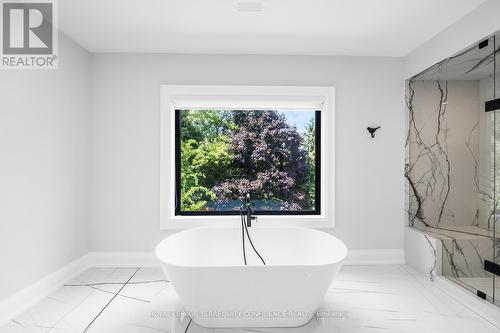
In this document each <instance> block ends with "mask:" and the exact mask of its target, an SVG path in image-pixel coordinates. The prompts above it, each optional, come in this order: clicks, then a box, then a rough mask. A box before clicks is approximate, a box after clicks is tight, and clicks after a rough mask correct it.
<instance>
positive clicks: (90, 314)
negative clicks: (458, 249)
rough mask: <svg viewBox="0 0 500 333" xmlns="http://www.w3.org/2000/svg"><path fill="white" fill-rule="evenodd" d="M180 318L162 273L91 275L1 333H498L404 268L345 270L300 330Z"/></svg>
mask: <svg viewBox="0 0 500 333" xmlns="http://www.w3.org/2000/svg"><path fill="white" fill-rule="evenodd" d="M298 287H300V286H298ZM181 312H182V311H181V307H180V305H179V303H178V300H177V296H176V294H175V292H174V290H173V288H172V285H171V284H170V283H169V282H168V281H166V280H165V276H164V275H163V273H162V271H161V270H160V268H146V267H143V268H92V269H89V270H87V271H86V272H84V273H83V274H82V275H80V276H79V277H78V278H77V279H75V280H74V281H70V282H68V283H67V284H66V285H64V286H63V287H61V288H60V289H59V290H57V291H56V292H55V293H54V294H52V295H50V296H48V297H46V298H45V299H43V300H42V301H41V302H40V303H39V304H37V305H36V306H34V307H33V308H31V309H30V310H28V311H27V312H25V313H23V314H22V315H20V316H18V317H17V318H15V319H14V320H12V321H10V322H9V323H7V324H6V325H5V326H3V327H0V332H2V333H15V332H51V333H57V332H64V333H66V332H68V333H69V332H75V333H82V332H88V333H115V332H117V333H118V332H120V333H129V332H130V333H132V332H138V333H142V332H144V333H147V332H151V333H153V332H170V333H176V332H177V333H178V332H181V333H184V332H189V333H200V332H211V333H231V332H270V333H280V332H290V333H292V332H294V333H295V332H297V333H298V332H305V333H326V332H356V333H362V332H386V333H389V332H481V333H487V332H500V327H496V326H495V325H494V324H493V323H491V322H488V321H487V320H486V319H484V318H482V317H480V316H479V315H478V314H476V313H475V312H474V311H473V309H469V308H468V307H467V306H465V305H463V304H461V303H459V302H457V301H456V300H454V299H453V298H450V297H449V296H448V295H447V294H445V293H444V292H442V291H441V290H440V289H438V288H437V287H436V286H435V285H434V284H432V282H430V281H429V280H428V279H427V278H426V277H425V276H424V275H421V274H419V273H416V272H415V271H413V270H412V269H410V268H409V267H407V266H404V265H379V266H344V267H343V268H342V270H341V272H340V274H339V276H338V277H337V279H336V280H335V281H334V282H333V283H332V285H331V287H330V289H329V291H328V293H327V295H326V297H325V300H324V302H323V304H322V306H321V308H320V311H319V312H318V314H317V316H316V317H315V318H314V319H313V320H312V321H310V322H309V323H308V324H306V325H305V326H302V327H298V328H288V329H286V328H274V329H266V328H262V329H206V328H203V327H200V326H198V325H196V324H195V323H194V322H192V321H191V320H190V318H189V317H187V316H182V315H178V313H181ZM499 313H500V312H499ZM325 314H326V315H325Z"/></svg>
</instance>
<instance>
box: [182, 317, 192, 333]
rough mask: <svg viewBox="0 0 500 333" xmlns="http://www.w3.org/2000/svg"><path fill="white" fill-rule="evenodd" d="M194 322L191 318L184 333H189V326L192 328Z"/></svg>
mask: <svg viewBox="0 0 500 333" xmlns="http://www.w3.org/2000/svg"><path fill="white" fill-rule="evenodd" d="M192 321H193V318H190V320H189V323H188V325H187V326H186V330H185V331H184V333H187V331H188V330H189V326H191V322H192Z"/></svg>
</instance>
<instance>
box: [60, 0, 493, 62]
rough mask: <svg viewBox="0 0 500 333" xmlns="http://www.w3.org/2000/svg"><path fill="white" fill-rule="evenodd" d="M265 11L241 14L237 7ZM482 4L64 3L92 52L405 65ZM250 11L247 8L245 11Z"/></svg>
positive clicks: (319, 0)
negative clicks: (325, 58) (377, 60)
mask: <svg viewBox="0 0 500 333" xmlns="http://www.w3.org/2000/svg"><path fill="white" fill-rule="evenodd" d="M238 1H239V2H240V3H241V2H250V3H254V2H257V5H260V4H261V3H262V7H263V10H262V11H257V12H241V11H238V10H237V9H236V6H235V4H237V2H238ZM482 2H484V0H301V1H299V0H142V1H138V0H121V1H117V0H63V1H59V12H60V15H59V16H60V28H61V30H62V31H63V32H65V33H66V34H67V35H68V36H70V37H71V38H72V39H74V40H75V41H76V42H78V43H79V44H81V45H82V46H83V47H85V48H86V49H88V50H89V51H92V52H168V53H234V54H290V55H294V54H306V55H355V56H392V57H402V56H406V55H407V54H409V53H410V52H411V51H413V50H414V49H415V48H417V47H418V46H420V45H422V44H423V43H424V42H426V41H427V40H429V39H430V38H432V37H433V36H434V35H436V34H437V33H439V32H440V31H442V30H443V29H445V28H446V27H448V26H450V25H451V24H453V23H454V22H456V21H457V20H459V19H460V18H461V17H463V16H464V15H466V14H467V13H469V12H470V11H472V10H473V9H474V8H476V7H477V6H478V5H480V4H481V3H482ZM250 7H252V6H250Z"/></svg>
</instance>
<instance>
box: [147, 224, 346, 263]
mask: <svg viewBox="0 0 500 333" xmlns="http://www.w3.org/2000/svg"><path fill="white" fill-rule="evenodd" d="M200 229H239V227H238V226H231V227H219V226H216V227H210V226H207V227H196V228H190V229H185V230H182V231H179V232H176V233H174V234H172V235H169V236H167V237H165V238H163V239H162V240H161V241H160V242H159V243H158V244H157V245H156V246H155V250H154V253H155V257H156V259H157V260H158V261H159V262H160V263H161V264H163V265H167V266H170V267H173V268H200V269H204V268H210V269H212V268H216V269H217V268H218V269H222V268H235V267H238V268H240V267H244V268H245V269H250V268H259V269H263V268H267V269H269V268H271V267H326V266H332V265H341V264H342V263H343V261H344V260H345V259H346V257H347V254H348V252H349V250H348V249H347V246H346V245H345V243H344V242H343V241H342V240H340V239H338V238H337V237H335V236H333V235H331V234H329V233H327V232H324V231H321V230H316V229H314V228H310V227H302V226H269V227H260V228H258V229H301V230H307V232H313V233H320V234H325V235H327V236H328V237H331V238H333V239H334V240H335V241H337V242H338V243H339V245H340V246H341V248H342V251H343V255H342V256H341V259H339V260H337V261H331V262H327V263H321V264H307V263H304V264H294V265H276V264H273V265H265V266H264V265H243V264H241V265H211V266H200V265H179V264H174V263H171V262H168V261H166V260H163V259H162V258H161V254H160V249H159V248H160V246H161V245H162V243H163V242H164V241H166V240H167V239H168V238H170V237H175V236H178V235H180V234H183V233H190V232H195V231H199V230H200Z"/></svg>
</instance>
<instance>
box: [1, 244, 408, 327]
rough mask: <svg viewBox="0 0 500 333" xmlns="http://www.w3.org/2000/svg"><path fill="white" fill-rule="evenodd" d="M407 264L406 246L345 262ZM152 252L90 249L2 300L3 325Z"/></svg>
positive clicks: (144, 263)
mask: <svg viewBox="0 0 500 333" xmlns="http://www.w3.org/2000/svg"><path fill="white" fill-rule="evenodd" d="M381 264H404V254H403V249H385V250H351V251H349V254H348V256H347V259H346V260H345V262H344V265H381ZM159 265H160V263H159V261H158V260H157V259H156V257H155V255H154V253H153V252H89V253H87V254H86V255H84V256H82V257H80V258H79V259H77V260H75V261H73V262H71V263H69V264H68V265H66V266H64V267H62V268H61V269H59V270H57V271H55V272H53V273H51V274H49V275H47V276H46V277H44V278H42V279H40V280H39V281H37V282H35V283H33V284H32V285H30V286H28V287H26V288H24V289H22V290H21V291H19V292H17V293H15V294H13V295H12V296H10V297H8V298H6V299H4V300H0V325H2V324H3V323H5V322H8V321H9V320H11V319H12V318H14V317H15V316H17V315H19V314H20V313H22V312H24V311H26V310H27V309H28V308H30V307H31V306H33V305H35V304H36V303H37V302H39V301H40V300H41V299H43V298H44V297H46V296H48V295H50V294H51V293H52V292H54V291H55V290H57V289H58V288H60V287H61V286H62V285H63V284H64V283H66V282H68V281H70V280H71V279H73V278H74V277H76V276H77V275H78V274H80V273H81V272H83V271H84V270H86V269H88V268H90V267H155V266H159Z"/></svg>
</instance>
